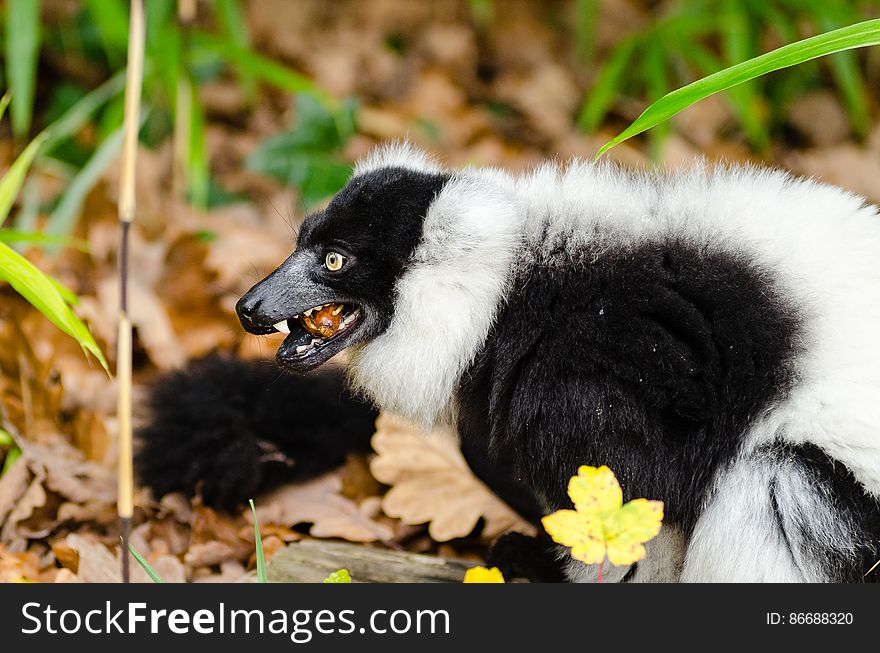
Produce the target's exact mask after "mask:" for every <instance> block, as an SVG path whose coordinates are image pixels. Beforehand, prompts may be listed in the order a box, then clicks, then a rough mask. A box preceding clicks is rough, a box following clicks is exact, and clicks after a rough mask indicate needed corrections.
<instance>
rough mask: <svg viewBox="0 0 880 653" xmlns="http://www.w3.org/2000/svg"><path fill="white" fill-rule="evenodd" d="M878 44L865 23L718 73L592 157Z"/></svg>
mask: <svg viewBox="0 0 880 653" xmlns="http://www.w3.org/2000/svg"><path fill="white" fill-rule="evenodd" d="M878 44H880V19H875V20H867V21H864V22H861V23H857V24H855V25H850V26H849V27H843V28H841V29H838V30H834V31H832V32H828V33H825V34H820V35H818V36H813V37H811V38H808V39H804V40H802V41H797V42H796V43H790V44H789V45H784V46H782V47H781V48H777V49H776V50H773V51H771V52H768V53H766V54H762V55H761V56H759V57H755V58H754V59H750V60H748V61H744V62H742V63H739V64H736V65H734V66H731V67H730V68H727V69H725V70H721V71H719V72H717V73H714V74H712V75H709V76H708V77H704V78H703V79H700V80H697V81H696V82H693V83H692V84H688V85H687V86H685V87H683V88H680V89H678V90H676V91H672V92H671V93H669V94H667V95H665V96H663V97H662V98H660V99H659V100H657V101H656V102H654V103H653V104H652V105H651V106H649V107H648V108H647V109H645V111H644V112H643V113H642V115H641V116H639V117H638V118H637V119H636V121H635V122H633V123H632V124H631V125H630V126H629V127H627V128H626V129H625V130H624V131H623V132H621V133H620V134H618V135H617V136H616V137H615V138H614V139H612V140H611V141H609V142H608V143H606V144H605V145H603V146H602V148H601V149H600V150H599V151H598V153H597V154H596V158H598V157H600V156H602V155H603V154H604V153H605V152H607V151H608V150H610V149H611V148H612V147H614V146H615V145H618V144H619V143H622V142H623V141H625V140H627V139H629V138H632V137H633V136H636V135H638V134H641V133H643V132H645V131H647V130H649V129H651V128H652V127H656V126H657V125H660V124H662V123H664V122H666V121H667V120H669V119H670V118H671V117H672V116H674V115H676V114H677V113H679V112H680V111H682V110H683V109H686V108H687V107H689V106H691V105H692V104H694V103H696V102H699V101H700V100H702V99H704V98H706V97H708V96H710V95H713V94H715V93H718V92H719V91H724V90H727V89H729V88H732V87H734V86H737V85H738V84H742V83H743V82H747V81H749V80H752V79H755V78H756V77H760V76H761V75H766V74H767V73H770V72H773V71H775V70H780V69H782V68H789V67H791V66H795V65H797V64H800V63H803V62H805V61H810V60H812V59H816V58H818V57H823V56H826V55H829V54H832V53H835V52H841V51H844V50H851V49H853V48H861V47H866V46H870V45H878Z"/></svg>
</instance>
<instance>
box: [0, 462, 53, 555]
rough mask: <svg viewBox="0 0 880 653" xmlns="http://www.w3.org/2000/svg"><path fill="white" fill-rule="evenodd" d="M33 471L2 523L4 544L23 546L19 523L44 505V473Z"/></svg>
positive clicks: (1, 538) (0, 537)
mask: <svg viewBox="0 0 880 653" xmlns="http://www.w3.org/2000/svg"><path fill="white" fill-rule="evenodd" d="M23 458H24V456H22V458H19V460H22V459H23ZM33 471H34V476H33V478H32V480H31V482H30V484H29V485H28V488H27V490H25V492H24V494H22V495H21V496H20V497H19V499H18V502H17V503H16V504H15V507H14V508H13V509H12V511H11V512H10V513H9V515H8V516H7V517H6V521H5V522H4V523H3V530H2V532H0V542H2V543H4V544H7V545H10V544H13V543H17V545H19V546H21V547H22V548H24V546H23V545H24V539H26V537H22V533H21V532H20V529H19V523H20V522H23V521H24V520H26V519H28V518H29V517H30V516H31V515H33V514H34V511H35V510H36V509H37V508H41V507H42V506H44V505H46V499H47V498H48V497H47V496H46V490H45V489H44V487H43V484H44V483H45V481H46V473H45V471H43V470H42V469H37V470H33Z"/></svg>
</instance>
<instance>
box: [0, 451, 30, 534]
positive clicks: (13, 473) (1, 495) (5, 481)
mask: <svg viewBox="0 0 880 653" xmlns="http://www.w3.org/2000/svg"><path fill="white" fill-rule="evenodd" d="M29 480H30V474H29V473H28V466H27V461H25V460H23V459H22V458H19V459H18V460H16V461H15V462H14V463H13V464H12V467H10V468H9V469H8V470H7V471H6V473H5V474H3V476H0V524H2V523H4V521H5V520H6V516H7V515H8V514H9V513H11V512H12V510H13V509H14V508H15V506H16V504H17V502H18V500H19V499H21V497H22V495H23V494H24V493H25V492H26V491H27V489H28V481H29Z"/></svg>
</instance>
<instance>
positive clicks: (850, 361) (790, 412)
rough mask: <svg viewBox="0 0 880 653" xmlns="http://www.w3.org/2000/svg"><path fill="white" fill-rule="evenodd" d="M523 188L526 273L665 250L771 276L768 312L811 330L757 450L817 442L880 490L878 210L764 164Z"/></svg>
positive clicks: (548, 174) (804, 334) (526, 182)
mask: <svg viewBox="0 0 880 653" xmlns="http://www.w3.org/2000/svg"><path fill="white" fill-rule="evenodd" d="M516 189H517V195H518V196H519V197H520V198H521V201H522V202H523V204H524V205H525V206H526V207H528V208H527V211H526V213H527V217H526V218H525V220H524V225H523V229H524V233H525V242H526V247H525V250H524V254H525V256H524V257H521V258H520V266H521V267H528V266H530V265H531V264H532V263H533V262H537V261H540V260H542V259H543V260H544V262H545V264H550V265H563V266H564V265H565V263H566V261H567V260H571V256H574V257H575V258H579V257H583V253H584V252H589V253H590V255H591V256H601V254H602V252H606V251H607V252H613V251H614V250H615V249H620V248H621V247H622V246H623V247H638V246H639V243H651V244H653V245H654V246H656V247H660V248H663V247H669V248H670V251H674V250H681V249H682V248H692V249H693V251H694V253H695V255H698V254H699V253H700V252H703V253H706V252H713V251H714V252H719V253H720V252H725V253H727V254H728V255H730V256H732V257H734V258H737V259H739V260H740V261H741V262H742V264H743V265H744V266H746V267H751V268H752V269H754V270H759V271H761V276H762V279H761V281H760V283H759V284H758V285H756V286H755V288H754V290H755V292H756V293H761V294H762V295H763V296H758V295H757V294H756V295H755V297H754V299H755V308H757V307H758V306H760V304H761V303H762V301H764V303H767V302H769V304H772V305H774V306H776V307H777V309H778V310H780V311H783V312H786V313H789V314H791V315H792V317H793V318H794V319H796V321H797V322H798V323H799V328H798V331H797V335H796V337H797V341H798V342H797V343H796V344H797V347H796V348H793V349H792V350H791V353H792V357H791V360H790V362H791V364H792V366H793V379H794V380H795V383H794V384H793V387H792V390H791V392H790V393H788V394H787V395H785V396H784V401H780V402H777V403H776V404H775V405H774V406H772V408H773V410H772V411H771V412H770V413H768V414H767V415H765V416H764V417H765V419H764V420H763V422H761V423H756V425H755V428H754V429H753V430H752V432H751V434H750V438H749V442H748V443H747V444H748V445H749V446H760V445H761V444H766V443H767V442H769V441H772V440H775V439H778V438H782V439H785V440H789V441H791V442H795V443H797V442H801V441H804V440H806V441H810V442H813V443H815V444H818V445H820V446H822V447H823V448H824V449H826V450H827V451H828V452H829V453H830V454H832V455H834V456H835V457H836V458H838V459H839V460H841V461H843V462H845V463H846V465H847V466H848V467H850V468H851V469H852V470H853V472H854V473H855V474H856V476H857V477H858V478H859V480H860V481H861V482H862V483H864V484H865V485H866V486H867V487H868V488H870V489H871V490H872V491H873V492H875V493H878V494H880V429H878V428H877V425H878V424H880V339H878V338H877V336H876V334H877V333H878V331H880V217H878V214H877V207H874V206H871V205H868V204H867V203H866V202H865V201H864V200H863V199H862V198H860V197H857V196H854V195H851V194H849V193H846V192H844V191H842V190H840V189H838V188H835V187H832V186H827V185H823V184H818V183H815V182H811V181H807V180H802V179H796V178H792V177H790V176H788V175H786V174H784V173H781V172H776V171H769V170H762V169H756V168H735V167H734V168H730V169H718V170H715V171H709V172H707V171H706V170H705V169H704V168H701V167H698V168H695V169H694V170H692V171H689V172H685V173H672V174H669V175H660V174H656V175H655V174H633V173H628V172H625V171H621V170H620V169H618V168H615V167H613V166H605V165H599V166H596V165H592V164H578V165H574V166H571V167H569V168H568V169H567V170H560V169H559V168H557V167H555V166H545V167H543V168H540V169H538V170H537V171H536V172H535V173H532V174H531V175H528V176H526V177H523V178H521V179H519V180H517V182H516ZM758 286H764V288H763V289H762V288H761V287H758ZM769 304H768V305H769ZM764 319H766V320H767V321H769V322H772V317H771V316H769V315H768V316H766V317H765V318H764ZM780 398H783V395H780ZM807 434H809V435H807Z"/></svg>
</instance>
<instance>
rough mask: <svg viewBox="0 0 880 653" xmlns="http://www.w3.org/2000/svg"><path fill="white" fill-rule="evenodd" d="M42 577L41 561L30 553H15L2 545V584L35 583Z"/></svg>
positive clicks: (0, 551) (0, 561)
mask: <svg viewBox="0 0 880 653" xmlns="http://www.w3.org/2000/svg"><path fill="white" fill-rule="evenodd" d="M39 575H40V559H39V557H38V556H37V555H36V554H34V553H31V552H29V551H26V552H23V553H13V552H11V551H7V550H6V548H5V547H4V546H3V545H2V544H0V583H24V582H30V581H35V580H37V579H38V577H39Z"/></svg>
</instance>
